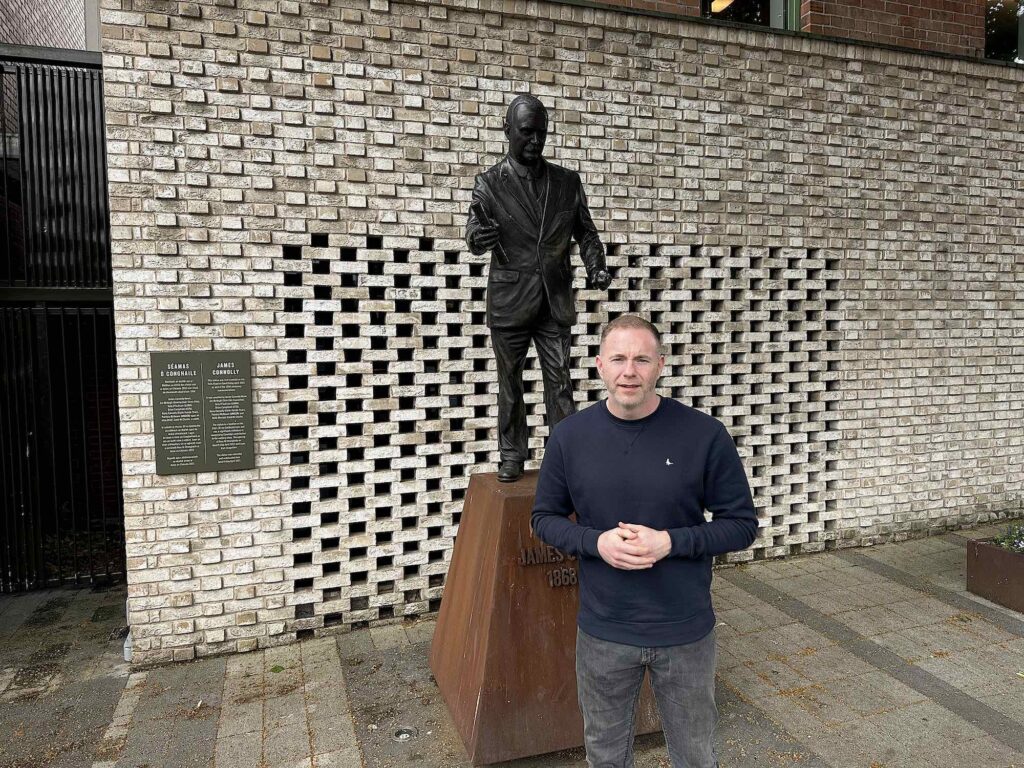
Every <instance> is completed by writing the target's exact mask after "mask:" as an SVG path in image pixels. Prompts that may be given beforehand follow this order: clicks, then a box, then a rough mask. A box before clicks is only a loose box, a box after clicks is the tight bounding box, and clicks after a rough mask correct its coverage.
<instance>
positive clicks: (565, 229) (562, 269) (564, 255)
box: [466, 157, 605, 328]
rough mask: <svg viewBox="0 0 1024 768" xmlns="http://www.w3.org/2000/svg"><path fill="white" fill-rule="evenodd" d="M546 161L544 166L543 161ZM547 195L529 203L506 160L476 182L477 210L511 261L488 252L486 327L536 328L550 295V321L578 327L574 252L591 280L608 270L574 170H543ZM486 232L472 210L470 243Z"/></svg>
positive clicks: (468, 227)
mask: <svg viewBox="0 0 1024 768" xmlns="http://www.w3.org/2000/svg"><path fill="white" fill-rule="evenodd" d="M541 162H544V161H541ZM545 178H546V184H547V190H546V194H545V195H544V196H543V197H544V199H543V200H541V201H539V204H535V203H534V201H531V200H529V199H526V198H525V197H524V192H523V189H522V187H521V186H520V183H519V180H518V179H517V178H516V174H515V170H514V169H513V168H512V166H511V164H510V162H509V160H508V158H507V157H506V158H505V159H504V160H502V161H501V162H500V163H498V164H497V165H495V166H493V167H492V168H489V169H488V170H486V171H484V172H483V173H481V174H479V175H478V176H477V177H476V185H475V186H474V188H473V202H474V203H478V204H479V205H480V206H481V207H482V209H483V211H484V213H485V215H486V216H487V217H488V218H489V219H490V220H491V222H492V223H495V224H497V225H498V231H499V237H500V238H501V239H500V242H501V246H502V249H503V250H504V254H505V256H506V258H507V262H505V263H503V262H502V261H501V260H500V252H499V249H498V248H494V249H493V250H492V252H491V267H490V273H489V275H488V279H487V325H488V326H489V327H491V328H523V327H529V326H531V325H533V324H534V322H535V321H536V320H537V319H538V316H539V314H540V311H541V308H542V307H543V303H544V297H545V295H546V296H547V300H548V306H549V307H550V311H551V316H552V317H553V318H554V320H555V322H557V323H558V324H559V325H561V326H563V327H565V328H569V327H570V326H572V324H573V323H574V322H575V321H576V305H575V301H574V297H573V290H572V266H571V264H570V263H569V249H570V246H571V243H572V240H573V239H575V240H576V242H577V243H579V246H580V257H581V259H582V260H583V264H584V266H585V267H586V270H587V276H588V277H589V278H591V279H593V277H594V275H595V273H597V272H598V271H600V270H602V269H605V257H604V247H603V246H602V245H601V239H600V237H599V236H598V234H597V229H596V228H595V227H594V221H593V219H592V218H591V216H590V210H589V209H588V208H587V199H586V196H585V194H584V192H583V184H582V183H581V182H580V176H579V174H578V173H576V172H575V171H570V170H568V169H567V168H562V167H560V166H557V165H554V164H553V163H546V173H545ZM480 226H481V224H480V222H479V221H478V220H477V217H476V214H475V212H474V211H473V210H472V209H471V210H470V215H469V221H468V222H467V224H466V242H467V243H468V244H469V246H470V249H471V250H473V252H474V253H475V254H477V255H480V254H481V253H483V250H476V249H475V248H474V246H473V233H474V232H475V231H476V230H477V229H478V228H479V227H480Z"/></svg>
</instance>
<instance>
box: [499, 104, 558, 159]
mask: <svg viewBox="0 0 1024 768" xmlns="http://www.w3.org/2000/svg"><path fill="white" fill-rule="evenodd" d="M547 137H548V111H547V109H545V108H544V105H543V104H541V103H540V99H538V98H537V97H536V96H531V95H529V94H528V93H523V94H520V95H519V96H516V97H515V98H514V99H512V103H511V104H509V105H508V111H507V112H506V113H505V138H507V139H508V152H509V154H510V155H512V157H513V158H515V160H516V162H519V163H522V164H523V165H534V164H535V163H537V162H538V161H539V160H540V158H541V154H542V153H543V152H544V141H545V140H546V139H547Z"/></svg>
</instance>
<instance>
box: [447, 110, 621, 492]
mask: <svg viewBox="0 0 1024 768" xmlns="http://www.w3.org/2000/svg"><path fill="white" fill-rule="evenodd" d="M504 129H505V137H506V138H507V139H508V144H509V148H508V155H507V156H506V157H505V158H504V159H503V160H502V161H501V162H500V163H498V164H497V165H495V166H493V167H492V168H489V169H488V170H486V171H484V172H483V173H481V174H479V175H478V176H477V177H476V185H475V186H474V188H473V202H472V205H470V209H469V220H468V222H467V223H466V243H467V245H469V249H470V250H471V251H472V252H473V253H475V254H477V255H480V254H482V253H486V252H487V251H491V266H490V273H489V276H488V279H487V325H488V327H489V328H490V329H491V345H492V346H493V347H494V356H495V360H496V361H497V365H498V451H499V453H500V455H501V463H500V464H499V466H498V479H499V480H501V481H502V482H512V481H514V480H516V479H518V478H519V477H520V476H521V475H522V474H523V462H525V461H526V458H527V439H528V433H527V428H526V405H525V403H524V402H523V366H524V365H525V363H526V353H527V350H528V349H529V346H530V341H531V340H532V341H533V342H534V344H535V345H536V347H537V356H538V358H539V359H540V366H541V373H542V375H543V379H544V410H545V417H546V420H547V424H548V427H549V428H552V427H554V426H555V424H557V423H558V422H559V421H561V420H562V419H564V418H565V417H566V416H568V415H569V414H571V413H575V411H576V405H575V403H574V402H573V398H572V381H571V379H570V378H569V347H570V342H571V338H570V329H571V328H572V325H573V323H574V322H575V321H576V307H575V301H574V297H573V289H572V266H571V265H570V263H569V247H570V244H571V241H572V240H573V239H575V240H576V242H577V243H579V247H580V257H581V258H582V260H583V264H584V266H585V267H586V270H587V277H588V279H589V281H590V283H591V284H592V285H594V286H596V287H597V288H600V289H601V290H604V289H605V288H607V287H608V285H609V284H610V283H611V279H612V278H611V275H610V274H609V273H608V270H607V267H606V265H605V258H604V246H603V245H602V244H601V239H600V237H599V236H598V234H597V229H596V228H595V227H594V221H593V219H592V218H591V216H590V210H589V209H588V208H587V198H586V195H585V194H584V192H583V185H582V183H581V182H580V176H579V174H578V173H576V172H575V171H570V170H568V169H566V168H562V167H560V166H557V165H555V164H554V163H549V162H547V161H545V160H544V159H543V158H542V157H541V154H542V152H543V150H544V141H545V139H546V138H547V131H548V113H547V110H546V109H545V108H544V105H543V104H541V102H540V100H539V99H537V98H535V97H533V96H529V95H520V96H517V97H516V98H515V99H513V100H512V103H511V104H509V107H508V111H507V112H506V113H505V124H504Z"/></svg>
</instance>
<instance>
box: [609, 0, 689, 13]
mask: <svg viewBox="0 0 1024 768" xmlns="http://www.w3.org/2000/svg"><path fill="white" fill-rule="evenodd" d="M598 2H601V3H602V4H603V5H617V6H620V7H622V8H636V9H637V10H640V11H656V12H658V13H678V14H681V15H683V16H700V0H598Z"/></svg>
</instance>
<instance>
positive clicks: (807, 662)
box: [0, 527, 1024, 768]
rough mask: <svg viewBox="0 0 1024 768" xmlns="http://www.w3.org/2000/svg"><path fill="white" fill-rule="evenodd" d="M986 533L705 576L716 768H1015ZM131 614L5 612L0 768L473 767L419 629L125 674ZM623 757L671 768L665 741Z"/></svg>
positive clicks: (62, 596)
mask: <svg viewBox="0 0 1024 768" xmlns="http://www.w3.org/2000/svg"><path fill="white" fill-rule="evenodd" d="M995 529H996V527H990V528H988V529H985V530H979V531H968V532H960V533H958V534H947V535H943V536H936V537H931V538H928V539H921V540H914V541H910V542H903V543H900V544H893V545H884V546H878V547H871V548H867V549H859V550H843V551H840V552H828V553H822V554H819V555H808V556H802V557H798V558H793V559H791V560H788V561H769V562H758V563H751V564H749V565H744V566H740V567H733V568H725V569H721V570H719V571H716V578H715V584H714V594H715V604H716V606H717V611H718V618H719V626H718V637H719V666H718V677H717V683H718V685H717V700H718V704H719V709H720V716H721V719H720V724H719V730H718V751H719V756H720V761H721V766H722V768H754V767H761V766H764V767H766V768H767V767H769V766H805V767H807V766H809V767H810V768H961V766H964V765H978V766H985V768H1024V751H1022V750H1024V617H1022V616H1021V615H1020V614H1017V613H1014V612H1012V611H1008V610H1006V609H1003V608H1001V607H998V606H995V605H993V604H991V603H989V602H988V601H985V600H982V599H981V598H977V597H976V596H974V595H971V594H970V593H968V592H967V591H966V589H965V586H964V561H965V553H964V543H965V541H966V540H967V539H968V538H974V537H983V536H987V535H991V532H992V531H993V530H995ZM123 605H124V591H123V588H122V589H114V590H108V591H106V592H95V593H94V592H92V591H90V590H58V591H51V592H40V593H31V594H28V595H18V596H5V597H0V768H39V767H41V766H46V768H51V766H53V767H54V768H71V767H75V768H77V767H78V766H84V768H143V767H145V768H192V767H196V768H198V767H202V768H405V767H406V766H414V767H415V768H468V766H469V761H468V759H467V757H466V753H465V749H464V748H463V746H462V743H461V741H460V740H459V737H458V734H457V733H456V732H455V730H454V726H453V724H452V721H451V718H450V717H449V715H448V712H447V710H446V708H445V706H444V703H443V701H442V700H441V697H440V695H439V693H438V690H437V687H436V685H435V684H434V682H433V678H432V677H431V674H430V670H429V664H428V656H429V646H430V641H431V638H432V636H433V631H434V627H435V621H434V619H433V618H432V617H426V618H420V619H417V620H414V621H407V622H394V623H390V624H387V625H383V626H379V627H374V628H372V629H369V630H359V631H355V632H349V633H342V634H339V635H335V636H330V637H324V638H318V639H314V640H308V641H305V642H302V643H298V644H293V645H290V646H284V647H279V648H271V649H267V650H265V651H256V652H253V653H249V654H245V655H237V656H231V657H226V658H214V659H202V660H199V661H195V662H190V663H183V664H174V665H169V666H165V667H158V668H155V669H147V670H135V671H132V670H131V669H130V668H129V667H128V666H127V665H125V664H124V662H123V661H122V659H121V655H120V654H121V640H120V639H119V635H118V629H119V624H120V623H122V622H123V615H124V613H123ZM401 729H407V730H404V731H402V730H401ZM403 734H405V736H404V737H403ZM636 757H637V768H669V766H668V760H667V756H666V751H665V746H664V741H663V739H662V738H661V737H660V736H659V735H652V736H646V737H641V738H640V739H638V740H637V748H636ZM583 766H585V757H584V754H583V751H582V750H581V749H574V750H568V751H565V752H560V753H555V754H551V755H540V756H536V757H532V758H527V759H524V760H519V761H514V762H511V763H506V764H503V765H501V766H499V767H498V768H583Z"/></svg>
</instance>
